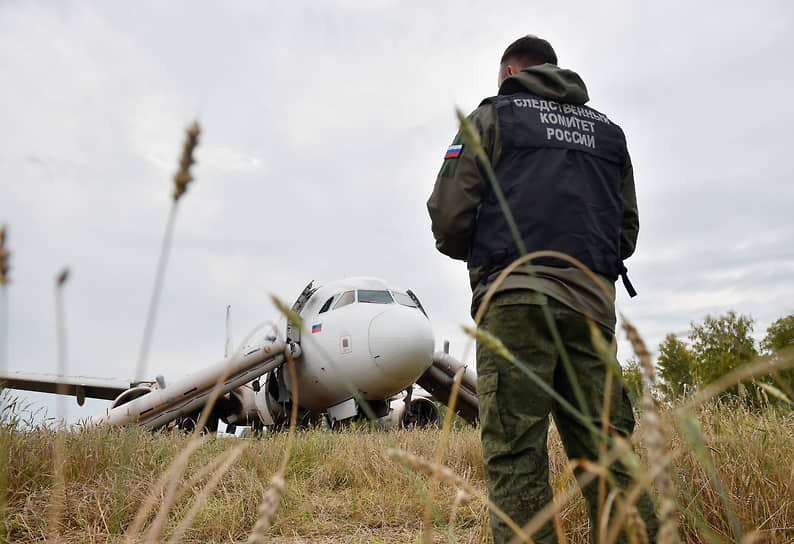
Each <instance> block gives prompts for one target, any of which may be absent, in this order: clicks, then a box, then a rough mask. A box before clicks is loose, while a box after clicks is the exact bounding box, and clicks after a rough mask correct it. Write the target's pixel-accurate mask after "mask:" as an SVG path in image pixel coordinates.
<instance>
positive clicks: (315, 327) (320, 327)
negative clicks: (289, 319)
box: [312, 323, 323, 334]
mask: <svg viewBox="0 0 794 544" xmlns="http://www.w3.org/2000/svg"><path fill="white" fill-rule="evenodd" d="M322 330H323V324H322V323H317V324H316V325H312V334H314V333H316V332H322Z"/></svg>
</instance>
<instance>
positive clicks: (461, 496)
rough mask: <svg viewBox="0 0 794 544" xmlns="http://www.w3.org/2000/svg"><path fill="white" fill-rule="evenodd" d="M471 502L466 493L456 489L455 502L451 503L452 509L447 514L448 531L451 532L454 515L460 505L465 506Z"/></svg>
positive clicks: (453, 524) (453, 525)
mask: <svg viewBox="0 0 794 544" xmlns="http://www.w3.org/2000/svg"><path fill="white" fill-rule="evenodd" d="M470 500H471V497H470V496H469V494H468V493H466V492H465V491H463V490H462V489H458V491H457V492H456V493H455V500H453V501H452V509H451V510H450V512H449V524H448V526H449V530H450V531H451V530H452V529H453V528H454V527H455V515H456V514H457V512H458V508H460V505H461V504H466V503H467V502H469V501H470Z"/></svg>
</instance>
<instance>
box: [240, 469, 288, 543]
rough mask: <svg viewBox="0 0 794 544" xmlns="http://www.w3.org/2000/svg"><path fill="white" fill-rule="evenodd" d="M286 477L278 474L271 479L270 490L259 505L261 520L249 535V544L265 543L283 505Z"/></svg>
mask: <svg viewBox="0 0 794 544" xmlns="http://www.w3.org/2000/svg"><path fill="white" fill-rule="evenodd" d="M284 485H285V482H284V476H282V475H281V474H276V475H275V476H273V477H272V478H271V479H270V488H269V489H268V490H267V492H266V493H265V497H264V499H263V500H262V504H260V505H259V518H258V519H257V520H256V523H255V524H254V528H253V529H251V534H250V535H248V544H260V543H262V544H263V543H264V542H265V533H267V530H268V529H270V525H271V524H272V523H273V518H275V517H276V512H278V506H279V504H280V503H281V496H282V495H283V494H284Z"/></svg>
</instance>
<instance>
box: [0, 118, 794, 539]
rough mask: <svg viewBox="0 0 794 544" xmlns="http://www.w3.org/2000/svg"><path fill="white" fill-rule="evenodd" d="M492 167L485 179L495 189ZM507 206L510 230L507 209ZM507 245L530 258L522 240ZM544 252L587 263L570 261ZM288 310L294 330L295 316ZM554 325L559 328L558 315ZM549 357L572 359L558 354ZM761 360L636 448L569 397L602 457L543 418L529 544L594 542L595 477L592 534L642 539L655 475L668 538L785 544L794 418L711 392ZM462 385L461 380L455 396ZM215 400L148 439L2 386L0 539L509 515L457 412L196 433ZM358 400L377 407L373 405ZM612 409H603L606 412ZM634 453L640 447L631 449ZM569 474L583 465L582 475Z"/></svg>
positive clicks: (309, 530)
mask: <svg viewBox="0 0 794 544" xmlns="http://www.w3.org/2000/svg"><path fill="white" fill-rule="evenodd" d="M462 130H464V131H465V130H466V125H465V122H464V123H463V127H462ZM469 132H471V130H470V127H469ZM198 133H199V131H198V126H197V125H193V126H191V127H190V128H189V129H188V132H187V138H186V141H185V145H184V148H183V152H182V156H181V157H180V161H179V169H178V171H177V174H176V175H175V177H174V183H175V188H174V192H173V195H172V196H173V205H172V207H171V211H170V215H169V219H168V222H167V226H166V234H165V237H164V241H163V246H162V251H161V256H160V260H159V264H158V272H157V275H156V280H155V286H154V289H153V293H152V299H151V303H150V308H149V314H148V317H147V321H146V325H145V332H144V339H143V341H142V346H141V352H140V355H139V360H138V371H137V372H136V375H137V376H138V377H141V375H142V373H143V372H144V371H145V368H146V358H147V353H148V347H149V343H150V341H151V335H152V333H153V330H154V322H155V316H156V310H157V307H158V305H159V292H160V289H161V287H162V283H163V281H164V274H165V268H166V263H167V257H168V253H169V248H170V243H171V236H172V231H173V222H174V219H175V213H176V204H177V201H178V200H179V198H180V197H181V195H182V194H183V193H184V191H185V189H186V187H187V184H188V183H189V182H190V181H191V180H192V179H193V178H192V175H191V173H190V171H189V169H190V166H191V165H192V164H193V162H194V161H193V151H194V149H195V147H196V145H197V142H198ZM470 137H472V136H471V135H470ZM492 174H493V173H492V171H490V174H489V178H490V181H491V183H492V185H493V186H494V188H495V190H498V184H497V183H496V182H495V178H494V177H493V175H492ZM505 213H506V215H507V216H508V220H509V221H508V222H509V223H511V225H513V226H514V224H513V223H512V219H511V218H510V217H509V210H506V212H505ZM511 228H512V227H511ZM513 230H514V231H515V229H514V228H513ZM516 243H517V247H518V248H519V251H520V252H521V253H525V251H524V248H523V245H522V244H521V241H520V239H517V241H516ZM0 250H2V251H1V252H0V256H1V257H2V262H0V271H2V274H3V277H2V280H3V282H2V283H3V285H2V287H3V299H4V301H5V283H6V279H7V276H6V272H7V269H8V267H7V256H8V252H7V250H5V248H4V247H3V244H2V237H0ZM544 253H548V252H541V253H535V254H530V255H524V256H523V257H522V258H521V259H519V260H517V261H516V262H515V263H513V264H512V265H511V266H510V267H508V268H507V269H505V271H503V273H502V275H501V276H500V279H499V280H497V284H498V282H499V281H501V280H502V279H504V277H505V276H506V275H507V274H509V272H510V270H512V269H514V268H515V267H517V266H520V265H522V264H523V263H525V262H526V261H529V260H531V259H532V258H535V257H538V256H541V255H542V254H544ZM553 255H554V256H556V257H558V258H563V259H567V260H569V261H571V262H572V264H573V265H574V266H579V267H582V265H581V263H578V262H574V261H573V260H572V259H571V258H570V257H567V256H564V255H560V254H556V253H555V254H553ZM585 272H586V273H589V271H587V270H586V269H585ZM596 281H597V278H596ZM59 283H60V285H62V284H63V282H62V281H61V282H59ZM60 285H59V286H60ZM493 290H494V289H492V290H491V291H490V292H489V293H488V294H487V295H486V297H485V299H484V303H483V306H482V307H481V310H480V314H479V316H478V319H477V322H479V317H481V315H482V312H484V311H485V308H486V307H487V304H488V301H489V300H490V297H491V295H492V294H493ZM58 295H60V292H58ZM58 300H60V299H58ZM281 307H282V311H283V312H284V313H286V314H288V315H290V314H289V312H290V310H289V309H288V308H286V307H284V305H283V304H282V305H281ZM58 311H59V312H60V311H61V310H60V309H59V310H58ZM548 318H549V319H550V315H549V316H548ZM290 320H291V321H292V322H293V323H296V324H299V322H300V319H299V317H298V316H294V315H290ZM59 322H60V319H59ZM624 323H626V328H627V330H628V332H629V337H630V339H631V340H632V343H633V345H634V346H635V350H636V352H637V355H638V356H639V357H640V360H641V362H642V363H643V366H644V369H645V371H646V380H647V381H648V382H649V383H651V384H652V383H653V379H654V378H653V367H652V364H651V362H650V356H649V354H648V351H647V349H646V348H645V347H644V343H642V340H641V338H640V337H639V333H638V332H637V331H636V329H634V328H633V327H631V326H630V325H628V324H627V322H626V321H625V320H624ZM549 325H550V327H551V328H552V331H554V330H555V328H554V323H553V321H550V323H549ZM471 333H472V335H473V336H476V337H477V338H478V340H479V341H480V342H483V343H484V344H485V345H487V346H490V347H491V349H494V350H496V351H498V352H500V353H502V354H503V356H504V357H506V358H508V359H509V360H513V362H514V363H515V364H516V365H517V366H519V367H520V368H522V370H524V372H525V373H526V374H527V375H528V376H529V377H530V378H532V377H533V373H532V370H531V368H530V367H529V366H527V365H526V364H525V363H523V362H521V361H519V360H517V359H515V358H514V357H513V356H512V355H511V354H510V353H509V352H507V350H506V349H505V348H504V345H503V344H501V342H500V340H499V339H498V338H493V337H490V336H489V335H487V334H483V333H482V331H476V330H475V331H471ZM557 340H559V339H558V338H557ZM593 341H594V342H595V343H596V345H597V346H600V351H601V352H602V353H603V357H604V359H605V361H607V363H609V364H616V363H615V361H614V352H613V350H612V349H613V347H614V346H610V345H609V344H607V343H606V342H604V340H603V338H600V337H599V336H598V335H594V337H593ZM64 342H65V339H64ZM599 342H600V343H599ZM602 344H603V345H602ZM559 349H560V351H561V352H562V353H563V355H564V351H565V350H564V348H563V347H562V346H559ZM59 353H60V352H59ZM62 355H63V356H64V357H65V351H64V352H63V353H62ZM286 357H287V359H288V363H289V364H288V369H289V371H290V372H291V373H294V361H292V359H291V357H290V355H289V353H287V354H286ZM790 359H792V357H791V356H789V360H787V361H786V360H784V361H779V364H778V368H777V369H780V368H782V365H785V364H792V361H791V360H790ZM567 366H568V365H567V363H566V367H567ZM770 370H774V369H770V368H769V363H768V362H764V361H760V362H758V363H757V364H755V365H751V366H750V367H745V368H742V369H740V370H739V371H737V372H735V373H734V374H732V375H729V376H726V377H725V378H724V379H722V380H721V381H720V383H717V384H714V385H712V386H710V387H707V388H705V389H704V390H702V391H700V392H698V394H697V395H695V396H694V397H693V398H692V399H689V401H688V402H687V404H685V405H681V406H676V407H674V408H668V409H663V410H662V411H661V412H660V411H658V407H657V404H656V403H655V402H654V401H653V399H651V398H650V397H647V398H646V399H644V402H643V412H642V414H641V416H642V417H641V418H640V425H639V427H638V431H637V433H635V437H634V444H628V443H625V442H624V441H621V440H619V439H613V438H612V437H610V436H609V435H608V425H607V419H606V417H607V416H606V415H605V416H604V419H603V420H602V421H599V422H596V423H597V425H596V424H594V423H593V422H592V421H591V420H590V418H589V415H588V414H587V409H586V404H585V403H584V402H583V399H582V398H581V392H579V393H577V394H576V395H575V396H576V397H577V398H576V399H575V404H577V405H578V406H574V405H573V404H568V409H569V411H570V412H571V413H572V414H573V415H574V416H575V417H578V418H580V419H581V420H582V421H583V422H584V423H585V424H586V425H587V427H588V429H589V430H590V432H591V433H593V434H594V435H595V436H598V437H601V438H602V439H603V444H604V447H603V449H602V452H601V455H600V458H599V459H598V462H589V461H583V460H574V461H573V462H569V461H568V460H567V459H566V457H565V455H564V452H563V449H562V445H561V443H560V440H559V436H558V435H557V434H556V432H555V431H554V430H553V427H552V432H551V433H550V435H549V439H548V446H549V451H550V467H551V482H552V486H553V488H554V493H555V502H554V503H553V504H550V505H548V506H547V508H545V509H544V510H543V511H542V512H541V514H540V515H539V516H536V519H535V520H532V521H530V523H529V524H528V525H527V526H526V527H524V528H521V527H518V526H516V525H515V523H513V522H512V520H509V519H506V520H505V521H507V522H508V524H509V525H510V526H511V527H513V529H514V531H515V532H516V534H517V538H518V539H520V540H521V541H527V542H529V541H531V538H530V536H529V535H531V533H532V531H533V528H534V527H537V526H539V525H540V524H542V523H543V522H545V521H546V520H548V519H552V520H553V521H554V525H555V527H556V528H557V532H558V536H559V537H560V540H561V542H565V541H570V542H574V543H578V542H586V541H587V540H588V539H589V534H590V528H589V521H588V519H587V514H586V509H585V507H584V501H583V499H582V497H581V495H580V494H579V493H578V492H577V490H576V486H577V483H578V484H580V485H582V484H584V483H586V482H587V481H591V480H593V479H596V478H597V479H599V489H600V490H601V493H600V500H599V511H601V512H603V513H604V515H602V516H601V519H602V520H603V523H601V524H600V526H599V527H598V528H597V533H598V534H599V535H601V539H600V540H602V541H603V542H614V541H615V540H616V539H617V537H618V534H619V533H620V531H621V530H623V529H624V528H626V529H627V534H628V536H629V538H630V539H632V540H633V541H636V542H643V541H644V540H643V539H644V536H645V535H644V527H643V525H642V521H641V520H640V519H639V518H638V516H637V513H636V509H635V508H634V501H636V498H637V497H638V496H639V494H640V493H642V492H643V491H645V490H646V489H651V488H652V486H653V485H654V482H656V490H657V491H658V492H659V502H660V504H661V505H662V509H661V510H662V522H663V532H662V534H661V535H660V542H672V541H674V540H675V539H676V538H677V537H678V536H680V537H681V538H682V539H683V541H684V542H733V541H743V542H749V541H754V540H759V541H765V542H792V541H794V453H792V452H794V416H792V414H791V412H784V411H780V409H778V408H775V407H769V406H768V407H767V409H766V410H765V411H763V412H758V411H752V410H751V409H749V408H748V407H746V406H745V405H744V404H742V403H741V402H737V403H734V404H725V403H718V402H716V401H713V400H710V399H712V398H713V397H714V395H715V394H716V393H718V392H720V391H722V390H723V389H724V388H725V387H728V386H730V385H732V384H734V383H736V382H738V380H739V379H742V378H744V377H748V376H750V375H754V374H761V373H768V372H770ZM569 372H570V370H569ZM460 377H461V376H458V377H457V380H456V386H457V384H459V380H460ZM533 379H534V378H533ZM609 379H610V380H611V379H612V378H611V377H610V378H609ZM220 381H223V377H221V380H220ZM292 381H293V383H296V380H295V379H293V380H292ZM574 381H575V380H574ZM610 384H611V382H610ZM608 385H609V384H608ZM646 391H650V387H646ZM775 391H777V390H775ZM455 392H456V388H455V389H453V393H452V395H451V397H450V401H451V403H454V402H455ZM352 394H354V395H357V392H355V391H353V392H352ZM549 394H550V395H552V396H554V395H555V393H554V392H553V391H549ZM293 395H294V396H295V397H297V395H298V392H297V391H293ZM608 397H609V395H607V398H608ZM215 398H217V389H216V391H215V392H214V394H213V396H212V398H211V400H210V403H209V405H208V406H207V407H206V408H205V410H204V413H203V415H202V418H201V419H200V421H199V422H198V424H197V426H196V429H195V432H194V433H193V434H192V435H190V436H186V435H183V434H181V433H171V432H163V433H157V434H152V433H151V432H148V431H144V430H142V429H140V428H137V427H135V426H134V425H130V426H128V427H126V428H97V427H78V428H74V429H66V428H64V427H55V426H52V427H48V426H42V425H38V426H37V425H33V424H32V423H31V422H30V421H27V422H25V421H24V416H23V415H22V414H21V412H20V410H19V408H18V405H17V404H16V401H15V400H14V399H13V397H10V396H8V395H7V394H3V396H2V397H0V400H1V401H2V405H0V452H3V454H4V455H3V457H4V460H5V459H6V458H7V463H5V464H4V465H3V467H2V469H1V472H2V480H0V483H2V484H3V485H2V486H0V487H3V488H5V490H6V492H5V493H3V495H4V497H5V498H6V499H7V502H6V503H5V504H6V509H5V510H4V511H3V525H2V528H0V531H1V532H2V533H1V534H4V535H5V537H6V538H7V539H9V540H11V541H18V542H33V541H41V540H61V541H66V542H85V541H99V542H106V541H112V542H117V541H119V540H121V541H122V542H129V543H131V542H138V541H141V540H143V541H146V542H159V541H163V540H165V539H168V540H169V542H178V541H188V542H221V541H223V542H227V541H241V540H245V539H247V540H248V541H249V542H251V543H258V542H264V541H267V540H274V541H277V542H303V541H312V542H418V541H420V540H421V541H422V542H425V543H427V542H488V541H490V530H489V528H488V512H489V510H491V511H493V512H494V513H495V514H496V515H498V516H500V517H504V514H502V513H501V511H500V510H499V509H498V507H497V506H496V505H493V504H490V503H489V502H488V499H487V496H486V493H485V484H484V481H483V471H482V460H481V459H482V457H481V450H480V442H479V436H478V431H477V429H473V428H464V429H456V428H454V427H453V425H452V411H451V410H450V411H449V412H448V413H447V417H445V420H444V426H443V428H442V429H441V430H411V431H395V432H386V433H384V432H372V431H371V429H370V428H368V427H367V428H365V429H363V430H355V429H349V430H347V431H343V432H338V433H330V432H327V431H321V430H308V431H302V432H300V433H296V429H295V422H296V419H297V407H298V402H297V398H294V399H293V400H294V402H293V405H292V407H293V411H292V414H291V427H290V432H289V434H288V435H282V434H275V435H269V436H267V437H266V438H264V439H262V440H256V441H251V442H242V443H241V442H239V441H232V440H223V439H218V438H215V437H211V436H201V435H200V431H201V430H202V428H203V426H204V423H205V422H206V419H207V417H208V416H209V412H210V411H211V405H212V403H214V400H215ZM557 400H558V401H560V400H562V402H565V401H564V399H557ZM363 408H364V409H365V411H367V412H368V413H369V412H371V410H368V406H367V405H366V403H363ZM608 411H609V406H608V405H607V406H606V407H605V410H604V412H605V413H608ZM370 416H372V414H370ZM53 445H56V446H55V447H53ZM633 449H636V450H639V451H640V452H641V453H642V455H641V456H640V457H638V456H636V455H634V454H633V453H632V450H633ZM618 458H623V460H624V462H626V463H627V464H629V465H633V466H634V467H635V468H636V478H635V483H634V485H633V487H632V488H631V489H629V490H627V491H626V493H625V496H624V497H619V496H617V495H615V494H614V493H609V494H607V492H606V481H607V479H608V478H609V474H608V472H607V470H606V468H605V467H607V466H609V465H610V464H611V463H612V462H613V461H614V460H615V459H618ZM575 466H578V467H579V468H583V469H584V470H583V472H582V474H581V475H580V477H579V481H578V482H577V479H576V478H575V477H574V472H573V468H574V467H575ZM0 491H2V489H0ZM2 499H3V497H0V501H1V500H2ZM2 504H3V503H2V502H0V506H2ZM610 512H612V513H613V514H614V516H609V515H608V514H609V513H610ZM679 528H680V529H679Z"/></svg>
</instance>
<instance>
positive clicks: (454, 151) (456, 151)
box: [444, 144, 463, 160]
mask: <svg viewBox="0 0 794 544" xmlns="http://www.w3.org/2000/svg"><path fill="white" fill-rule="evenodd" d="M461 153H463V144H452V145H451V146H449V149H447V152H446V154H445V155H444V159H445V160H446V159H457V158H458V157H460V154H461Z"/></svg>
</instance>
